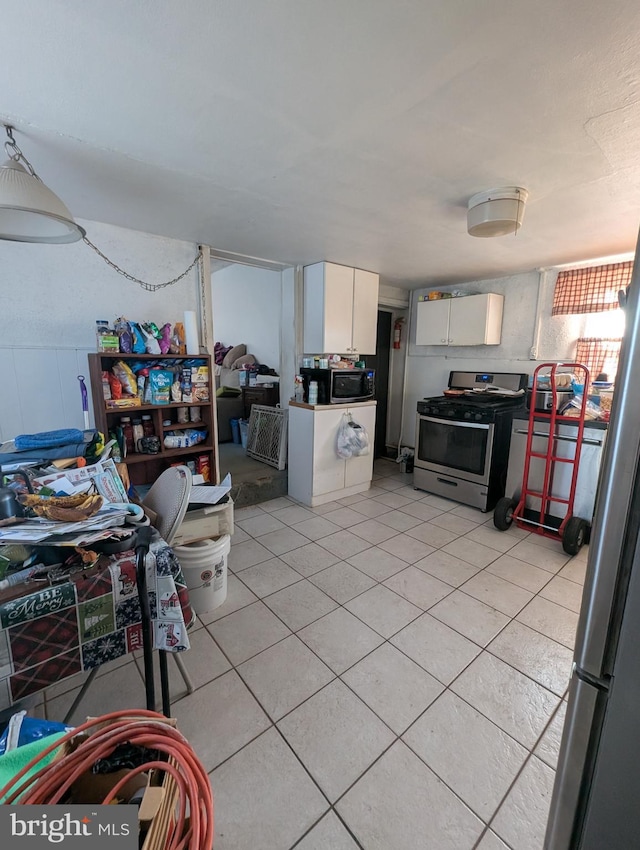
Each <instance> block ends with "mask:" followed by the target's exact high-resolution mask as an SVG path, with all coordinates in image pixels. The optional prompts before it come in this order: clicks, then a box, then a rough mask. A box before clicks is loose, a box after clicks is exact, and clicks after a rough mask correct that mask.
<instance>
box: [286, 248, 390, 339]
mask: <svg viewBox="0 0 640 850" xmlns="http://www.w3.org/2000/svg"><path fill="white" fill-rule="evenodd" d="M378 282H379V279H378V275H377V274H374V273H373V272H367V271H363V270H362V269H352V268H349V267H348V266H339V265H337V264H336V263H315V264H314V265H312V266H305V269H304V341H303V348H304V351H305V353H306V354H353V355H356V354H358V355H359V354H375V352H376V327H377V321H378Z"/></svg>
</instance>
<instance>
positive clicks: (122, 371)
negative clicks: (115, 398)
mask: <svg viewBox="0 0 640 850" xmlns="http://www.w3.org/2000/svg"><path fill="white" fill-rule="evenodd" d="M113 373H114V375H116V377H117V378H118V380H119V381H120V383H121V384H122V390H123V392H124V394H125V395H137V393H138V382H137V381H136V376H135V375H134V374H133V372H132V371H131V368H130V367H129V366H127V364H126V363H125V362H124V360H118V361H117V362H116V363H114V364H113Z"/></svg>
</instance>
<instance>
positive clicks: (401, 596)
mask: <svg viewBox="0 0 640 850" xmlns="http://www.w3.org/2000/svg"><path fill="white" fill-rule="evenodd" d="M408 566H409V567H415V564H408ZM415 568H416V569H417V570H419V569H420V567H415ZM405 569H406V567H405ZM401 572H404V570H398V572H397V573H393V575H390V576H389V578H385V579H384V580H383V581H379V582H378V584H379V585H381V586H382V587H384V588H386V589H387V590H390V591H391V592H392V593H395V595H396V596H399V597H400V599H404V601H405V602H409V603H410V604H411V605H413V606H414V607H415V608H420V610H421V611H422V613H423V614H426V613H427V612H429V611H430V610H431V609H432V608H435V606H436V605H438V603H440V602H443V601H444V600H445V599H448V598H449V597H450V596H451V594H452V593H453V592H454V591H455V590H457V588H455V587H451V585H448V584H447V582H446V581H443V582H442V584H447V587H451V590H450V591H449V593H447V594H446V595H445V596H443V597H442V598H441V599H438V601H437V602H434V603H433V604H432V605H430V606H429V607H428V608H423V607H422V606H421V605H418V603H417V602H412V601H411V599H409V598H408V597H407V596H403V595H402V594H401V593H399V592H398V591H397V590H395V589H394V588H393V587H388V586H387V585H386V584H385V582H386V581H389V580H390V579H392V578H393V576H397V575H399V574H400V573H401ZM427 575H429V573H427ZM430 578H434V579H436V581H442V579H438V578H437V577H436V576H430ZM369 590H373V588H371V587H370V588H369ZM365 592H366V591H365ZM349 601H351V600H349ZM414 619H417V618H414ZM411 622H412V623H413V620H411ZM408 625H409V623H407V626H408ZM402 628H405V627H404V626H403V627H402ZM395 634H397V632H395ZM391 637H393V635H391Z"/></svg>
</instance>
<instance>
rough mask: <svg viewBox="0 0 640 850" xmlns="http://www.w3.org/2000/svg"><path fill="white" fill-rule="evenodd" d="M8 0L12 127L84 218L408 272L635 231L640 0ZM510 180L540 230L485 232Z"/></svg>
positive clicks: (527, 223) (517, 256)
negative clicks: (524, 194) (488, 204)
mask: <svg viewBox="0 0 640 850" xmlns="http://www.w3.org/2000/svg"><path fill="white" fill-rule="evenodd" d="M3 5H4V8H3V12H2V18H3V30H4V38H3V45H2V51H1V53H0V72H1V77H0V79H2V91H3V94H2V98H1V99H0V119H5V120H9V121H10V122H12V123H14V124H15V125H16V127H17V130H18V132H17V133H16V139H17V141H18V143H19V144H20V145H21V146H22V147H23V149H24V151H25V153H26V155H27V156H28V157H29V158H30V159H31V160H32V162H33V163H34V165H35V167H36V170H37V171H38V172H39V173H40V175H41V177H43V179H44V180H45V182H46V183H48V184H49V185H50V186H51V188H53V189H54V190H55V191H57V192H58V194H59V195H60V196H61V197H62V198H63V200H64V201H65V202H66V203H67V205H68V206H69V207H70V208H71V210H72V211H73V213H74V214H75V215H76V216H77V217H81V218H86V219H92V220H96V221H105V222H110V223H113V224H118V225H121V226H124V227H131V228H135V229H138V230H143V231H149V232H151V233H158V234H162V235H166V236H172V237H176V238H180V239H187V240H191V241H194V242H204V243H207V244H210V245H212V246H214V247H216V248H220V249H224V250H227V251H234V252H238V253H242V254H249V255H252V256H257V257H266V258H270V259H272V260H279V261H282V262H291V263H293V262H300V263H309V262H315V261H317V260H322V259H327V260H332V261H334V262H338V263H344V264H347V265H354V266H359V267H363V268H367V269H371V270H374V271H378V272H380V273H381V274H382V275H383V277H384V278H385V279H386V280H387V281H389V282H396V283H400V284H403V285H406V286H417V285H420V284H423V283H426V282H428V283H433V282H438V281H440V282H445V281H459V280H465V279H467V280H469V279H475V278H482V277H484V278H487V277H493V276H499V275H504V274H507V273H510V272H518V271H524V270H528V269H531V268H535V267H537V266H541V265H551V264H556V263H564V262H571V261H574V260H579V259H584V258H588V257H600V256H606V255H609V254H617V253H621V252H624V251H628V250H631V249H633V247H634V245H635V239H636V234H637V228H638V223H639V222H640V133H639V131H640V43H639V34H640V4H639V3H638V2H637V0H607V2H606V3H605V2H602V0H562V2H558V0H268V2H264V0H241V2H238V0H235V1H234V0H182V2H177V0H137V2H135V3H131V2H130V0H95V1H94V2H92V3H86V2H82V1H81V0H28V2H26V3H12V4H8V3H7V4H3ZM501 185H521V186H524V187H526V188H527V189H528V190H529V192H530V200H529V203H528V205H527V210H526V213H525V220H524V225H523V228H522V230H521V232H520V234H519V235H518V236H517V237H514V236H508V237H502V238H498V239H489V240H485V239H474V238H472V237H470V236H468V235H467V233H466V202H467V200H468V198H469V197H470V195H472V194H474V193H475V192H478V191H481V190H483V189H487V188H491V187H494V186H501ZM89 236H91V233H89ZM34 250H36V249H34ZM61 250H64V249H61Z"/></svg>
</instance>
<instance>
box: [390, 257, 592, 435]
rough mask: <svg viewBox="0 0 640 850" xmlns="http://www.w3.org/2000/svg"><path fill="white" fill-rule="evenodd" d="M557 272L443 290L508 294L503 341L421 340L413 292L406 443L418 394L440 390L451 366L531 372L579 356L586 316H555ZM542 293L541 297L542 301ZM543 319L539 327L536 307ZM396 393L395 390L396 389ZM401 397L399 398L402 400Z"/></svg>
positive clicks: (419, 293)
mask: <svg viewBox="0 0 640 850" xmlns="http://www.w3.org/2000/svg"><path fill="white" fill-rule="evenodd" d="M555 279H556V273H555V272H546V273H542V274H540V273H538V272H535V271H533V272H528V273H526V274H520V275H512V276H510V277H504V278H498V279H495V280H483V281H474V282H470V283H466V284H462V285H460V284H458V285H456V286H450V287H444V286H443V287H438V288H439V289H441V290H442V291H450V290H453V289H458V290H459V289H462V290H464V291H466V292H468V293H469V294H473V293H481V292H496V293H499V294H501V295H504V296H505V302H504V315H503V320H502V342H501V344H500V345H477V346H432V345H416V344H415V338H416V309H415V305H416V304H417V301H418V296H419V295H424V294H426V293H427V292H429V289H433V288H434V287H430V288H429V289H421V290H416V291H415V292H414V293H413V299H414V300H413V306H412V309H411V320H410V329H409V357H408V359H407V381H406V394H405V399H404V428H403V434H402V443H403V445H407V446H413V445H414V443H415V420H416V405H417V402H418V400H419V399H422V398H425V397H428V396H434V395H440V394H441V393H442V390H443V389H445V388H446V386H447V381H448V378H449V372H450V371H452V370H460V371H473V370H482V371H493V372H497V371H503V372H525V373H527V374H531V373H532V372H533V370H534V369H535V367H536V365H537V364H538V363H540V362H545V361H557V360H568V359H571V358H572V357H573V356H574V352H575V342H576V339H577V338H578V337H579V336H581V333H582V328H583V326H584V322H585V317H576V316H553V317H552V316H551V306H552V303H553V289H554V285H555ZM538 299H540V302H539V306H538ZM538 309H539V312H540V317H541V321H540V324H539V333H538V332H537V328H538V323H537V311H538ZM394 395H395V394H394ZM398 403H399V402H398Z"/></svg>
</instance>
